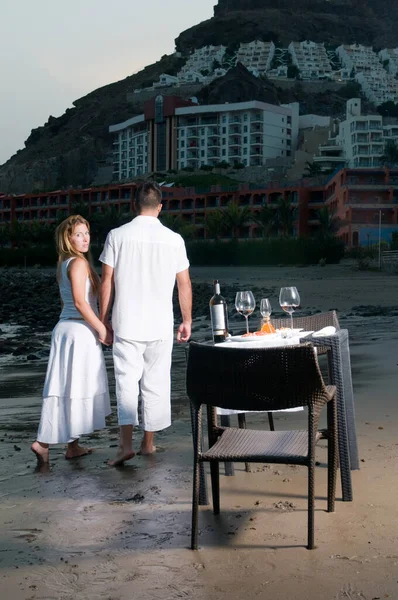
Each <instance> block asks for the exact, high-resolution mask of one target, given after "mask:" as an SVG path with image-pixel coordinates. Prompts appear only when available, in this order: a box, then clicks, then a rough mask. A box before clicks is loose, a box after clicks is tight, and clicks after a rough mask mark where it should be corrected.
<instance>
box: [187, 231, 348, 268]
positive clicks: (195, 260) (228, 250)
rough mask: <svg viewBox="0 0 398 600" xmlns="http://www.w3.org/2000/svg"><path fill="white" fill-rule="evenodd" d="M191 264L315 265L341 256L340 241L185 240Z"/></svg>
mask: <svg viewBox="0 0 398 600" xmlns="http://www.w3.org/2000/svg"><path fill="white" fill-rule="evenodd" d="M187 251H188V255H189V259H190V262H191V264H192V265H236V266H238V265H275V266H277V265H280V264H283V265H297V264H302V265H310V264H313V265H316V264H319V261H320V260H321V259H323V260H325V261H326V262H327V263H328V264H330V263H338V262H340V260H341V258H342V257H343V253H344V247H343V244H342V242H340V241H339V240H337V239H335V238H330V239H328V240H327V241H324V242H323V243H320V242H319V240H314V239H311V238H298V239H296V238H269V239H266V240H247V241H238V240H237V239H232V240H229V241H223V240H217V241H210V240H203V241H202V240H201V241H194V242H188V244H187Z"/></svg>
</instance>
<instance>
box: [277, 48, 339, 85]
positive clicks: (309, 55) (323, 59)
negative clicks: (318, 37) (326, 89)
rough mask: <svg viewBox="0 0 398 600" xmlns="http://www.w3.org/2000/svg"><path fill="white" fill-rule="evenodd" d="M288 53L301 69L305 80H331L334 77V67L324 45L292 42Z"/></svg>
mask: <svg viewBox="0 0 398 600" xmlns="http://www.w3.org/2000/svg"><path fill="white" fill-rule="evenodd" d="M288 51H289V53H290V55H291V57H292V62H293V64H294V65H296V67H297V68H298V69H299V71H300V74H301V77H302V78H303V79H319V78H329V77H331V76H332V65H331V63H330V60H329V57H328V54H327V52H326V49H325V45H324V44H317V43H315V42H311V41H310V40H306V41H304V42H290V44H289V46H288Z"/></svg>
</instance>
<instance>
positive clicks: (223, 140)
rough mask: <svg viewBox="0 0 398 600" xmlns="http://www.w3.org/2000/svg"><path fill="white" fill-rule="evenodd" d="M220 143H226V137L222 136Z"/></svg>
mask: <svg viewBox="0 0 398 600" xmlns="http://www.w3.org/2000/svg"><path fill="white" fill-rule="evenodd" d="M221 143H222V145H223V146H225V144H226V143H227V141H226V138H222V140H221Z"/></svg>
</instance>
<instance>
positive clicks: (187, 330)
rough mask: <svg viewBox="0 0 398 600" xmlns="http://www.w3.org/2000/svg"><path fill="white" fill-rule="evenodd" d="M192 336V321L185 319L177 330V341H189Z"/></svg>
mask: <svg viewBox="0 0 398 600" xmlns="http://www.w3.org/2000/svg"><path fill="white" fill-rule="evenodd" d="M190 337H191V323H189V322H188V321H183V322H182V323H181V325H180V326H179V328H178V330H177V342H179V343H180V344H181V343H182V342H187V341H188V340H189V338H190Z"/></svg>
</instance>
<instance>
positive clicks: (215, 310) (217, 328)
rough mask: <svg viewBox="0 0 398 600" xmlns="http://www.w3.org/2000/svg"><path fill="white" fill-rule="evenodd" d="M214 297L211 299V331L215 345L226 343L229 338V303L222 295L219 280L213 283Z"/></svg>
mask: <svg viewBox="0 0 398 600" xmlns="http://www.w3.org/2000/svg"><path fill="white" fill-rule="evenodd" d="M213 285H214V296H213V297H212V298H211V299H210V303H209V305H210V316H211V330H212V333H213V341H214V343H215V344H219V343H220V342H225V340H226V338H227V336H228V312H227V302H226V300H225V298H224V296H221V294H220V283H219V281H218V279H216V280H215V281H214V282H213Z"/></svg>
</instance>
